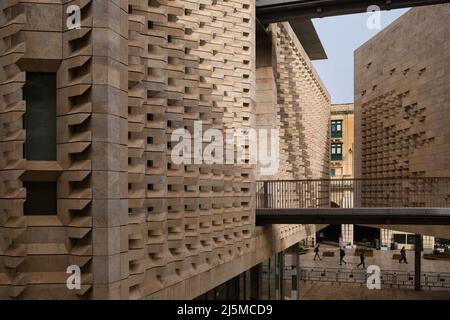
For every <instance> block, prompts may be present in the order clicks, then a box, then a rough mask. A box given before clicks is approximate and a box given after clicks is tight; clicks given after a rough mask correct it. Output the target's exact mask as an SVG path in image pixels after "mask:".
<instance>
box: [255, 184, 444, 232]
mask: <svg viewBox="0 0 450 320" xmlns="http://www.w3.org/2000/svg"><path fill="white" fill-rule="evenodd" d="M256 223H257V225H265V224H367V225H421V226H426V225H438V226H448V225H450V178H392V179H390V178H382V179H339V180H336V179H330V180H282V181H280V180H277V181H273V180H272V181H258V182H257V194H256Z"/></svg>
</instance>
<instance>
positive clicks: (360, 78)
mask: <svg viewBox="0 0 450 320" xmlns="http://www.w3.org/2000/svg"><path fill="white" fill-rule="evenodd" d="M449 18H450V5H449V4H443V5H434V6H427V7H423V8H414V9H411V10H410V11H408V12H407V13H405V14H404V15H403V16H402V17H400V18H399V19H398V20H396V21H395V22H394V23H392V24H391V25H390V26H389V27H387V28H386V29H384V30H383V31H381V32H380V33H379V34H377V35H376V36H375V37H374V38H373V39H371V40H370V41H368V42H367V43H366V44H364V45H363V46H362V47H360V48H359V49H358V50H356V52H355V130H356V133H355V145H356V150H355V151H356V157H355V163H356V164H357V165H356V167H355V172H356V177H357V178H389V179H393V180H392V183H394V184H395V183H396V182H395V179H397V178H407V177H413V178H414V177H417V178H420V177H449V176H450V166H449V165H448V164H449V159H450V128H449V126H448V122H449V119H450V118H449V117H450V113H449V112H448V104H449V101H450V96H449V92H450V69H449V68H450V65H449V61H450V50H449V48H448V43H449V42H450V33H449V27H450V19H449ZM398 181H399V182H398V183H399V184H401V182H400V180H398ZM417 181H418V182H417V183H416V184H414V185H407V186H405V185H403V186H402V188H403V187H405V188H420V187H422V188H426V187H427V186H420V185H419V184H420V180H417ZM392 183H391V185H392ZM436 183H439V180H436ZM389 188H390V187H386V188H384V189H385V191H384V192H386V193H388V192H390V191H389ZM413 190H414V189H413ZM424 190H425V189H424ZM362 197H363V201H365V200H364V190H363V195H362ZM446 199H447V200H446V201H449V200H448V199H450V198H449V197H446ZM367 201H370V200H368V199H367ZM403 201H406V203H405V202H403V203H402V204H401V205H404V206H408V203H409V202H408V201H414V205H415V206H421V205H423V206H424V205H425V203H420V200H417V199H414V200H412V199H409V200H408V199H407V200H405V199H403ZM417 201H419V202H417ZM376 204H377V203H372V205H376ZM447 204H448V203H447ZM416 229H417V228H416ZM400 230H404V231H408V230H409V228H408V227H404V228H403V227H402V228H401V229H400ZM392 233H393V232H392V231H388V230H386V231H384V232H382V239H381V240H382V242H383V243H386V244H387V243H390V242H391V238H392ZM425 234H426V233H425ZM427 242H428V243H427ZM425 245H426V246H429V247H432V246H433V239H432V238H431V237H430V238H429V239H427V238H426V239H425Z"/></svg>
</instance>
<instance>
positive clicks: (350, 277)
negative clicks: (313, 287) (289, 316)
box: [263, 266, 450, 290]
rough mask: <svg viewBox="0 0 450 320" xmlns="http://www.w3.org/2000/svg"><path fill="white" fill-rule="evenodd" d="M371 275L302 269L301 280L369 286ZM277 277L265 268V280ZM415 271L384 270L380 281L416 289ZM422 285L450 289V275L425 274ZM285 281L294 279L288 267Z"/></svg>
mask: <svg viewBox="0 0 450 320" xmlns="http://www.w3.org/2000/svg"><path fill="white" fill-rule="evenodd" d="M369 276H370V274H368V273H367V271H366V270H365V269H353V270H343V269H339V268H308V267H302V268H300V274H299V280H300V281H303V282H327V283H338V284H343V283H351V284H357V285H361V286H365V285H366V284H367V279H368V277H369ZM271 277H275V270H269V269H268V267H267V266H264V267H263V279H265V280H269V279H270V278H271ZM414 277H415V275H414V271H400V270H382V271H381V274H380V281H381V286H382V288H408V289H409V288H414V285H415V282H414ZM420 277H421V285H422V288H424V289H430V290H431V289H445V290H448V289H450V273H448V272H423V273H421V275H420ZM283 279H284V280H285V281H286V280H287V281H290V280H291V279H292V268H290V267H286V268H285V269H284V272H283Z"/></svg>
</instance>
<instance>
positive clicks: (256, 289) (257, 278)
mask: <svg viewBox="0 0 450 320" xmlns="http://www.w3.org/2000/svg"><path fill="white" fill-rule="evenodd" d="M262 266H263V265H262V263H260V264H257V265H256V266H254V267H253V268H251V269H250V283H251V284H250V286H251V287H250V300H261V299H262Z"/></svg>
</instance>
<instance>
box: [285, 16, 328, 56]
mask: <svg viewBox="0 0 450 320" xmlns="http://www.w3.org/2000/svg"><path fill="white" fill-rule="evenodd" d="M289 24H290V25H291V27H292V29H293V30H294V32H295V34H296V36H297V38H298V40H300V43H301V44H302V46H303V48H304V49H305V51H306V53H307V54H308V56H309V58H310V59H311V60H322V59H328V57H327V54H326V52H325V49H324V47H323V45H322V41H320V38H319V35H318V34H317V31H316V28H315V27H314V24H313V23H312V21H311V19H295V20H290V21H289Z"/></svg>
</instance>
